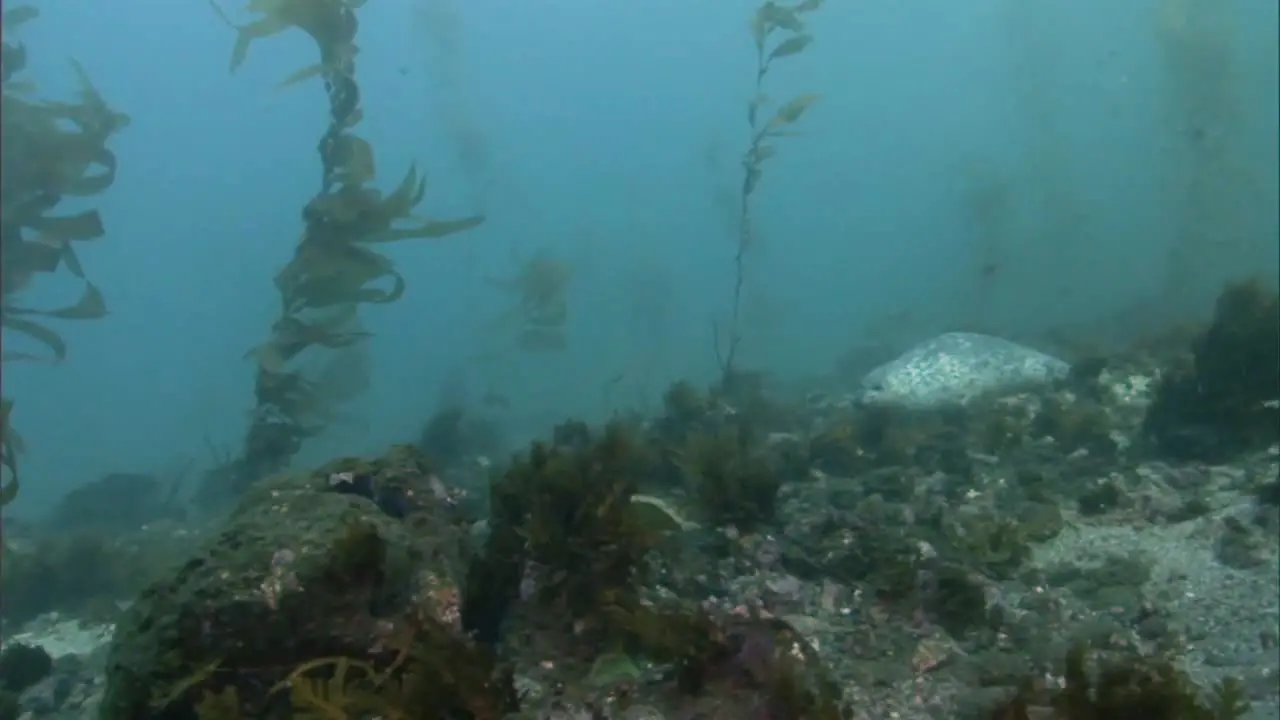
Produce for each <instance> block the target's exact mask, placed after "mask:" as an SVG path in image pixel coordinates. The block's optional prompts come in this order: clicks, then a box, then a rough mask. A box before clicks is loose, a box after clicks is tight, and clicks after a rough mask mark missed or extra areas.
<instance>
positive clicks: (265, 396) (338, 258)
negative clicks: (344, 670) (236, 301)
mask: <svg viewBox="0 0 1280 720" xmlns="http://www.w3.org/2000/svg"><path fill="white" fill-rule="evenodd" d="M363 4H364V3H363V0H250V2H249V3H248V5H247V7H246V9H247V11H248V12H250V13H252V14H254V15H255V16H256V17H255V18H254V19H253V20H252V21H250V22H249V23H247V24H244V25H236V24H235V23H234V22H232V21H231V20H230V19H229V18H228V17H227V16H226V15H225V14H223V12H222V10H221V9H220V8H218V6H217V5H216V4H215V5H214V8H215V9H216V10H217V11H218V13H219V14H220V15H221V16H222V18H223V20H224V21H225V22H227V24H228V25H231V26H232V27H233V28H234V29H235V30H236V33H237V39H236V45H235V49H234V50H233V51H232V58H231V69H232V70H233V71H234V70H235V69H236V68H237V67H239V65H240V64H241V63H242V62H243V61H244V59H245V57H246V54H247V52H248V49H249V47H250V45H251V43H252V42H253V41H255V40H258V39H261V38H266V37H270V36H273V35H276V34H278V33H281V32H284V31H286V30H289V29H292V28H296V29H299V30H302V31H303V32H305V33H306V34H307V35H308V36H310V37H311V39H312V40H314V41H315V43H316V46H317V48H318V50H319V55H320V57H319V61H318V62H317V63H315V64H313V65H310V66H308V67H305V68H303V69H302V70H300V71H298V72H296V73H294V74H293V75H291V76H290V78H289V79H288V80H286V83H290V84H292V83H295V82H299V81H302V80H305V79H307V78H311V77H319V78H320V79H321V80H322V81H323V84H324V89H325V93H326V95H327V96H328V101H329V107H328V118H327V119H328V127H327V128H326V129H325V131H324V134H323V135H322V136H321V138H320V142H319V144H318V146H317V149H318V152H319V155H320V165H321V173H320V188H319V190H318V192H317V193H316V195H315V196H314V197H313V198H311V200H310V201H309V202H308V203H307V204H306V206H305V207H304V208H303V211H302V219H303V222H304V226H305V227H304V230H303V233H302V237H301V239H300V240H299V241H298V245H297V248H296V250H295V251H294V255H293V258H292V259H291V260H290V261H289V263H288V264H287V265H285V267H284V268H283V269H282V270H280V272H279V273H277V274H276V277H275V286H276V289H277V290H278V291H279V294H280V305H281V307H280V315H279V317H278V318H277V319H276V321H275V322H274V324H273V325H272V328H271V335H270V337H269V338H268V339H267V340H266V341H265V342H264V343H262V344H261V345H259V346H257V347H255V348H253V349H252V350H251V351H250V353H249V354H250V356H251V357H252V358H253V359H254V360H256V361H257V379H256V382H255V385H254V394H255V397H256V401H257V405H256V409H255V410H254V412H253V415H252V420H251V424H250V427H249V430H248V434H247V436H246V439H245V443H244V450H243V456H242V457H241V458H239V459H238V460H237V461H236V467H235V472H233V473H225V474H218V477H223V478H225V477H226V476H227V475H229V476H230V478H231V479H232V480H233V484H234V485H236V487H234V488H232V489H231V490H232V494H233V495H234V494H238V492H239V491H243V489H244V487H245V486H247V485H248V484H249V483H252V482H254V481H255V480H256V479H257V478H260V477H263V476H265V475H268V474H271V473H272V472H276V471H278V470H280V469H281V468H283V467H284V466H285V465H286V464H287V463H288V461H289V460H290V459H291V458H292V457H293V456H294V455H295V454H296V453H297V452H298V450H300V449H301V447H302V443H303V442H304V441H305V440H306V439H308V438H310V437H313V436H315V435H316V434H317V433H319V432H321V431H322V430H323V429H324V428H325V427H327V425H328V423H329V422H330V421H331V420H332V417H333V413H334V410H335V408H334V407H333V404H334V403H333V401H332V400H330V399H329V398H328V397H327V393H326V392H325V388H324V387H321V383H320V382H318V381H317V380H316V379H314V378H310V377H308V376H307V375H306V374H304V373H303V371H302V370H301V369H300V368H298V367H297V362H296V361H297V360H298V359H299V356H301V355H302V354H303V353H304V352H305V351H306V350H308V349H320V350H324V349H328V350H334V349H340V348H346V347H350V346H353V345H355V344H357V343H360V342H363V341H365V340H366V339H367V338H368V337H369V333H367V332H365V331H364V330H363V329H362V327H361V325H360V323H359V318H358V309H359V307H360V306H361V305H367V304H388V303H392V302H395V301H396V300H398V299H399V298H400V296H401V295H403V294H404V291H405V279H404V277H403V276H402V275H401V274H400V273H399V272H398V271H397V270H396V268H395V266H394V263H392V261H391V260H390V259H389V258H387V257H386V256H385V255H382V254H381V253H378V252H376V251H374V250H373V249H371V247H370V246H371V245H376V244H380V243H386V242H392V241H397V240H405V239H414V238H440V237H444V236H447V235H452V234H454V233H458V232H462V231H464V230H467V229H470V228H473V227H475V226H477V225H479V224H480V223H481V222H483V220H484V218H483V217H482V216H478V215H476V216H470V217H464V218H459V219H453V220H431V219H426V220H423V219H418V218H416V217H415V216H413V215H412V213H413V212H414V211H415V210H416V209H417V208H418V206H419V205H420V204H421V203H422V200H423V198H424V196H425V194H426V181H425V180H424V179H423V178H422V177H421V176H420V175H419V173H418V171H417V169H416V168H415V167H412V166H411V167H410V168H409V170H408V171H407V172H406V173H405V175H404V177H403V178H402V179H401V181H400V183H399V185H397V186H396V187H395V189H394V190H392V191H391V192H390V193H386V194H384V193H383V192H382V191H380V190H378V189H376V188H375V187H373V186H372V184H371V183H372V182H373V181H374V179H375V178H376V176H377V169H376V164H375V160H374V151H373V147H372V146H371V145H370V144H369V143H368V142H367V141H366V140H364V139H363V138H361V137H359V136H357V135H356V134H355V133H354V132H352V129H353V128H354V127H355V126H356V125H357V124H359V122H360V120H361V119H362V117H363V110H362V108H361V102H360V87H359V85H358V84H357V82H356V74H355V72H356V64H355V59H356V55H357V52H358V50H357V47H356V44H355V38H356V33H357V30H358V29H359V21H358V19H357V18H356V10H357V9H358V8H359V7H361V6H362V5H363Z"/></svg>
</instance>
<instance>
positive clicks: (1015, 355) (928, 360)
mask: <svg viewBox="0 0 1280 720" xmlns="http://www.w3.org/2000/svg"><path fill="white" fill-rule="evenodd" d="M1070 371H1071V367H1070V366H1069V365H1068V364H1067V363H1065V362H1063V361H1062V360H1059V359H1057V358H1055V357H1051V356H1049V355H1045V354H1044V353H1042V352H1039V351H1037V350H1034V349H1032V348H1029V347H1026V346H1025V345H1019V344H1018V343H1015V342H1011V341H1009V340H1005V339H1003V338H998V337H993V336H991V335H980V334H977V333H961V332H952V333H945V334H943V335H939V336H938V337H936V338H933V339H932V340H929V341H927V342H923V343H920V344H919V345H916V346H915V347H913V348H911V349H910V350H908V351H907V352H905V353H903V354H902V355H900V356H899V357H898V358H896V359H894V360H891V361H890V362H887V363H885V364H884V365H881V366H880V367H878V368H876V369H875V370H872V371H871V372H870V373H868V374H867V376H866V377H865V378H863V381H862V387H861V392H860V396H859V399H860V400H861V401H862V402H863V403H865V404H867V405H875V406H895V407H906V408H917V409H924V408H934V407H942V406H947V405H960V404H965V403H968V402H970V401H972V400H975V399H977V398H983V397H990V396H993V395H999V394H1005V393H1014V392H1019V391H1023V390H1028V389H1032V388H1036V387H1043V386H1046V385H1049V384H1051V383H1053V382H1054V381H1057V380H1062V379H1064V378H1066V377H1067V375H1068V373H1070Z"/></svg>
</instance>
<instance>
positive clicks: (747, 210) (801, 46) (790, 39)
mask: <svg viewBox="0 0 1280 720" xmlns="http://www.w3.org/2000/svg"><path fill="white" fill-rule="evenodd" d="M821 6H822V0H801V2H798V3H795V4H790V5H788V4H780V3H777V2H774V1H773V0H767V1H766V2H765V3H764V4H762V5H760V7H758V8H757V9H756V12H755V15H754V16H752V18H751V35H752V39H753V40H754V41H755V48H756V78H755V93H754V95H753V96H752V98H751V100H750V102H749V103H748V104H747V123H748V125H749V126H750V128H751V143H750V145H749V146H748V148H747V151H746V152H745V153H743V156H742V169H743V176H742V191H741V202H740V204H739V214H738V246H737V250H736V252H735V253H734V258H733V273H734V274H733V304H732V307H731V310H730V316H729V327H728V329H727V330H728V336H727V338H725V349H724V352H723V353H721V352H720V346H719V343H720V338H719V333H717V337H716V351H717V356H718V360H719V362H720V372H721V378H722V381H723V382H728V381H729V379H730V378H731V377H732V376H733V375H734V373H735V371H736V367H735V363H736V361H737V357H738V348H739V346H740V345H741V343H742V327H741V324H742V287H743V284H744V282H745V278H746V258H747V251H748V250H750V249H751V247H752V245H754V238H755V225H754V222H753V219H752V213H751V209H752V206H751V201H752V197H753V195H754V193H755V191H756V187H757V186H758V185H759V184H760V177H761V175H762V174H763V168H764V162H765V161H766V160H768V159H769V158H771V157H773V155H774V153H775V151H776V148H775V147H774V145H773V144H772V143H771V142H769V141H770V140H773V139H775V138H780V137H786V136H788V135H791V134H792V133H791V131H790V130H789V126H790V125H792V124H794V123H795V122H796V121H798V120H799V119H800V117H801V116H802V115H804V113H805V111H806V110H808V109H809V107H810V106H811V105H813V104H814V103H815V102H817V101H818V98H819V97H820V96H818V95H812V94H806V95H801V96H799V97H797V98H795V99H793V100H791V101H790V102H787V103H785V104H784V105H782V106H781V107H779V108H778V110H777V111H776V112H775V113H774V115H773V117H772V118H770V119H769V120H768V121H764V122H762V121H761V118H760V108H761V107H762V106H763V105H764V104H765V103H766V102H767V100H766V99H765V96H764V79H765V76H766V75H767V74H768V73H769V70H770V68H771V67H772V66H773V62H774V61H775V60H779V59H782V58H785V57H790V56H792V55H798V54H800V53H801V52H804V50H805V48H807V47H809V44H810V43H811V42H813V36H812V35H810V34H809V33H807V32H805V26H804V22H803V16H804V15H805V14H807V13H810V12H813V11H814V10H817V9H818V8H819V7H821ZM775 37H780V38H781V39H780V40H779V41H778V42H777V43H776V44H773V45H772V47H770V40H771V38H775Z"/></svg>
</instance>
